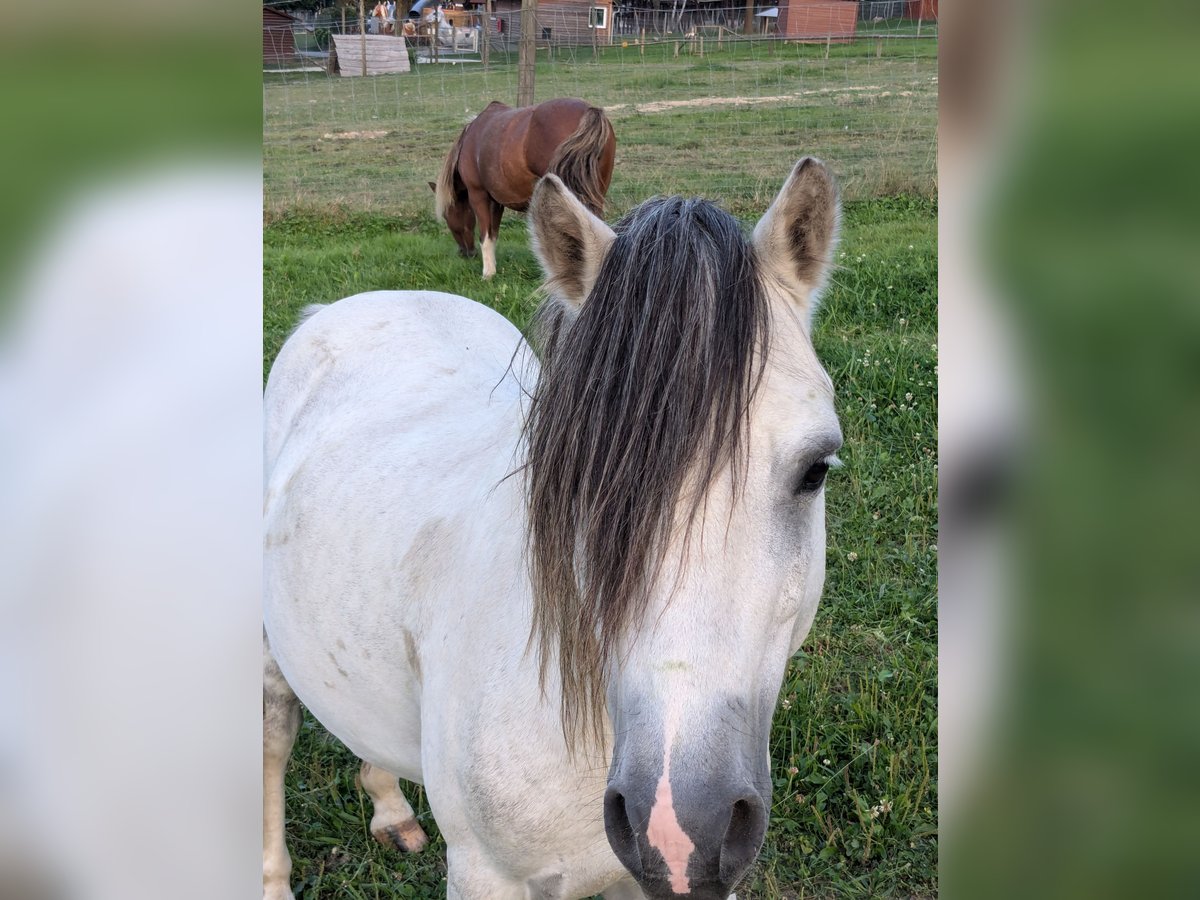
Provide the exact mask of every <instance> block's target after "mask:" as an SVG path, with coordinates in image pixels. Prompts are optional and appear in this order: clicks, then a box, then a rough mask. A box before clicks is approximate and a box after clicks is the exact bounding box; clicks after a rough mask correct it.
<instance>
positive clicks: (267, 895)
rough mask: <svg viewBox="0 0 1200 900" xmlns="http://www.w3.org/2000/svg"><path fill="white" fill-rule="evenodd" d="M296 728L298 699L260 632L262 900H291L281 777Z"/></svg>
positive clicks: (298, 707)
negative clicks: (261, 655) (261, 670)
mask: <svg viewBox="0 0 1200 900" xmlns="http://www.w3.org/2000/svg"><path fill="white" fill-rule="evenodd" d="M299 730H300V701H299V700H297V699H296V695H295V694H294V693H292V689H291V687H290V686H289V685H288V683H287V681H286V680H285V679H284V677H283V673H282V672H280V671H279V666H278V665H277V664H276V663H275V659H274V658H273V657H272V656H271V651H270V649H269V648H268V646H267V637H266V635H265V634H264V635H263V900H293V895H292V889H291V884H290V880H289V879H290V878H291V874H292V858H291V857H290V856H289V855H288V850H287V843H286V841H285V840H284V831H283V802H284V801H283V776H284V772H285V771H286V769H287V761H288V757H289V756H290V755H291V753H292V744H293V743H295V740H296V734H297V732H299Z"/></svg>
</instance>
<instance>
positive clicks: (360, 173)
mask: <svg viewBox="0 0 1200 900" xmlns="http://www.w3.org/2000/svg"><path fill="white" fill-rule="evenodd" d="M684 5H685V6H686V4H684ZM816 5H819V4H815V5H814V6H816ZM825 5H828V6H837V7H843V8H844V7H850V8H851V11H852V12H853V13H854V15H853V18H852V19H851V20H850V22H849V23H848V24H847V23H846V22H844V21H841V22H839V23H834V24H837V25H838V30H835V29H834V28H833V25H832V24H828V23H827V26H826V29H825V32H824V34H804V35H801V36H797V35H796V34H795V33H794V29H795V28H797V27H801V28H804V27H812V26H811V23H809V24H808V25H799V26H798V25H797V23H796V21H795V19H790V20H789V17H788V16H787V15H785V13H786V9H784V10H779V9H776V13H777V14H776V15H763V14H762V13H763V10H761V8H760V9H759V13H758V14H756V18H757V21H756V22H754V23H753V24H752V26H751V27H752V30H753V31H754V33H752V34H743V33H742V31H743V30H744V16H745V9H744V7H743V6H740V5H739V6H736V7H734V6H721V5H718V4H696V3H693V4H691V5H690V7H688V8H687V9H684V10H683V11H682V13H681V11H680V10H679V9H676V10H674V11H672V10H670V9H669V8H667V9H665V10H664V9H658V10H654V9H633V8H629V7H622V6H619V5H618V6H616V7H615V8H614V7H605V6H595V7H590V6H588V5H586V4H571V5H570V6H568V5H567V4H565V3H563V4H557V5H556V4H554V3H552V2H548V0H542V2H541V3H540V4H539V13H538V27H539V36H538V41H537V47H538V49H537V53H536V56H537V66H536V98H535V99H536V100H545V99H549V98H551V97H557V96H576V97H581V98H583V99H585V100H587V101H589V102H590V103H593V104H595V105H597V106H601V107H603V108H604V109H605V111H606V112H607V114H608V116H609V118H610V119H611V120H612V122H613V126H614V128H615V130H616V133H617V142H618V148H617V164H616V171H615V173H614V178H613V184H612V187H611V189H610V192H609V210H610V211H611V212H612V214H620V213H621V212H623V211H624V210H625V209H627V208H629V207H630V206H632V205H634V204H636V203H638V202H640V201H642V200H644V199H645V198H646V197H648V196H652V195H654V194H663V193H684V194H698V195H702V196H708V197H711V198H713V199H717V200H720V201H722V202H723V203H724V204H725V205H726V206H727V207H729V208H731V209H733V210H734V211H735V212H744V213H746V214H752V213H754V212H761V210H762V208H764V206H765V204H766V203H767V202H768V201H769V199H770V198H771V196H773V195H774V192H775V191H776V190H778V187H779V184H780V182H781V180H782V178H783V176H784V175H785V174H786V172H787V171H788V169H789V167H790V165H791V163H792V162H794V161H795V159H796V158H798V157H799V156H801V155H804V154H813V155H817V156H820V157H822V158H824V159H825V160H826V161H827V162H829V163H830V164H831V165H832V167H833V168H834V170H835V171H836V172H837V173H838V175H839V178H840V180H841V183H842V186H843V193H844V196H846V197H847V198H848V199H851V200H852V199H856V198H861V197H873V196H880V195H896V194H917V195H923V196H932V195H933V194H934V192H935V185H936V167H937V156H936V126H937V89H938V84H937V22H936V20H930V19H920V18H912V17H910V16H908V15H907V12H909V11H911V10H912V9H913V6H914V4H913V3H912V2H910V0H905V2H876V3H861V4H849V3H838V4H832V3H831V4H825ZM916 5H918V6H920V5H921V4H916ZM855 7H856V8H855ZM770 9H772V8H769V9H768V10H767V11H768V12H769V11H770ZM596 10H608V11H609V12H606V13H603V14H602V13H599V12H596ZM839 12H840V11H839ZM893 12H900V13H902V14H901V15H892V16H886V15H883V13H893ZM589 16H590V19H591V26H590V27H589ZM781 17H782V18H783V21H779V19H780V18H781ZM482 18H483V17H482V15H476V14H473V13H472V14H469V15H449V16H446V17H445V19H444V20H443V21H440V22H439V21H437V20H436V19H434V20H432V21H420V20H418V21H416V22H413V24H412V27H411V29H410V30H411V31H412V32H413V33H412V34H410V35H409V37H408V38H402V34H401V33H402V32H403V30H404V20H403V19H401V21H400V22H398V23H395V25H393V26H392V27H391V28H388V27H387V26H388V25H389V24H390V23H387V22H383V23H378V24H379V25H381V26H382V27H381V28H380V29H379V30H380V31H389V30H390V31H392V32H401V33H395V34H393V39H394V41H395V43H394V45H393V44H391V43H388V46H395V47H403V49H404V55H405V57H406V59H404V60H402V61H401V62H402V64H404V66H403V67H404V68H407V71H403V72H395V73H392V74H379V75H373V76H369V77H366V78H362V77H350V76H352V75H354V74H355V73H354V72H344V73H342V74H337V67H336V65H334V66H333V69H334V71H330V69H331V63H336V58H335V59H333V60H331V54H330V49H331V48H332V47H333V45H334V43H335V41H334V37H335V36H338V35H341V34H343V33H349V34H357V33H358V31H359V29H360V25H359V23H358V22H357V20H356V19H355V20H353V21H350V20H348V21H347V22H346V25H345V29H344V31H343V27H342V22H341V19H340V16H339V17H338V19H337V21H336V22H330V21H329V20H328V18H327V19H326V20H325V21H326V24H329V25H333V27H332V28H325V29H324V30H322V29H323V26H322V25H321V19H320V18H319V17H318V18H317V19H316V20H314V21H313V22H311V23H307V24H299V25H295V26H293V29H292V30H291V31H290V32H289V34H290V35H291V37H292V43H291V44H285V46H284V47H283V50H284V52H283V53H282V54H280V56H281V58H278V59H275V60H272V61H271V65H269V66H265V69H266V71H265V72H264V76H263V80H264V85H263V109H264V126H263V127H264V134H263V155H264V195H265V196H264V201H265V208H266V211H267V215H268V216H278V215H284V214H286V213H288V212H289V211H292V210H297V209H303V210H310V209H322V210H328V209H333V208H336V209H340V210H345V211H350V212H354V211H378V212H387V213H390V214H393V215H396V216H400V217H405V218H413V219H421V218H422V217H427V216H429V215H431V206H432V202H431V201H432V194H431V193H430V191H429V187H428V182H429V181H431V180H433V179H434V178H436V175H437V172H438V171H439V168H440V166H441V162H442V159H443V158H444V156H445V154H446V152H447V151H448V149H449V148H450V145H451V144H452V143H453V141H454V139H455V138H456V137H457V135H458V133H459V131H461V129H462V128H463V127H464V125H465V124H466V123H467V122H469V121H470V119H471V118H472V117H473V116H474V115H475V114H477V113H478V112H479V111H480V110H482V109H483V108H484V107H485V106H486V105H487V104H488V103H489V102H491V101H492V100H501V101H503V102H506V103H509V104H512V105H515V102H516V96H517V84H518V66H517V45H516V40H517V37H518V36H519V27H520V25H519V13H518V12H516V11H511V12H510V11H501V12H498V13H495V14H494V15H493V16H491V17H489V18H488V21H487V22H483V21H481V19H482ZM410 21H411V20H410ZM600 24H603V26H604V27H603V28H599V27H597V26H598V25H600ZM788 29H792V30H793V33H791V34H789V33H788ZM514 31H516V32H518V34H516V35H514ZM266 40H267V39H266V37H264V57H266V54H267V49H266V46H267V45H266ZM343 40H345V39H343ZM381 40H382V39H381ZM352 43H356V41H355V42H352ZM334 56H335V57H336V54H334ZM396 57H397V54H392V57H391V58H393V59H395V58H396ZM351 68H353V67H351Z"/></svg>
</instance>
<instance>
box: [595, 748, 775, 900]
mask: <svg viewBox="0 0 1200 900" xmlns="http://www.w3.org/2000/svg"><path fill="white" fill-rule="evenodd" d="M736 770H737V767H736V766H735V767H734V771H736ZM726 772H728V770H726ZM767 783H768V784H769V782H767ZM769 808H770V795H769V793H768V795H767V796H765V797H764V796H763V795H762V794H760V793H759V791H758V790H756V789H755V787H754V785H753V784H752V783H751V780H750V779H749V778H748V777H747V778H740V777H736V776H735V777H732V778H731V777H730V776H729V774H726V773H722V772H720V771H717V770H715V769H714V771H713V777H705V775H704V774H702V773H688V772H687V771H686V770H680V769H678V768H677V769H676V770H675V771H672V772H671V773H670V778H669V779H667V778H665V777H664V776H663V775H659V774H657V773H655V774H654V775H651V776H650V777H637V776H636V774H633V773H630V774H621V775H618V776H616V777H613V778H610V780H609V785H608V790H607V791H606V792H605V795H604V827H605V831H606V832H607V834H608V842H609V844H610V845H611V846H612V849H613V852H614V853H615V854H616V855H617V858H618V859H619V860H620V861H621V864H622V865H624V866H625V868H626V869H628V870H629V872H630V873H631V874H632V875H633V877H634V878H635V879H636V880H637V882H638V885H639V886H640V887H641V889H642V891H643V892H645V894H646V896H647V897H650V898H652V900H667V898H677V897H692V898H695V900H726V898H728V897H729V895H730V894H731V893H732V891H733V888H734V886H735V885H736V884H737V882H738V880H739V879H740V878H741V877H742V876H743V875H744V874H745V873H746V870H747V869H749V868H750V865H751V864H752V863H753V862H754V859H755V857H757V856H758V851H759V849H760V848H761V847H762V842H763V836H764V835H765V834H766V830H767V810H768V809H769Z"/></svg>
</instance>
